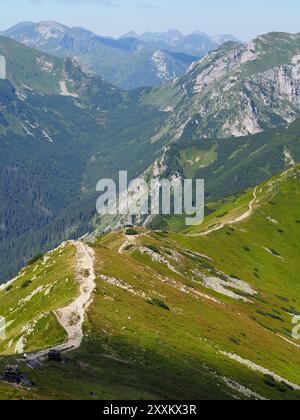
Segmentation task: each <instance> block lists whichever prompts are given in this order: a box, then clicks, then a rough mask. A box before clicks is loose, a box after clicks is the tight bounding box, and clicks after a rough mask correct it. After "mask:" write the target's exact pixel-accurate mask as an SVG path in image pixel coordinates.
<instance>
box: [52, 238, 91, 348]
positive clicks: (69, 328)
mask: <svg viewBox="0 0 300 420" xmlns="http://www.w3.org/2000/svg"><path fill="white" fill-rule="evenodd" d="M73 244H74V246H75V247H76V250H77V268H76V277H77V279H78V281H79V285H80V295H79V297H78V298H77V299H76V300H74V302H72V303H71V304H70V305H69V306H67V307H65V308H62V309H58V310H57V311H56V312H55V315H56V316H57V319H58V322H59V323H60V324H61V326H62V327H63V328H64V329H65V330H66V332H67V334H68V342H67V343H65V344H63V345H62V346H60V347H59V348H60V349H61V350H63V349H67V348H72V349H77V348H78V347H80V345H81V342H82V339H83V331H82V327H83V323H84V319H85V312H86V310H87V308H88V307H89V305H90V303H91V301H92V294H93V292H94V289H95V286H96V284H95V280H96V275H95V271H94V259H95V254H94V251H93V249H92V248H90V247H89V246H88V245H86V244H84V243H83V242H73Z"/></svg>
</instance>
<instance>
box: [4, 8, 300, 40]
mask: <svg viewBox="0 0 300 420" xmlns="http://www.w3.org/2000/svg"><path fill="white" fill-rule="evenodd" d="M241 3H243V4H241ZM299 13H300V3H299V2H298V0H286V1H285V2H282V1H279V0H277V1H274V0H272V1H271V0H264V2H263V3H262V2H261V1H258V0H252V1H251V2H250V1H244V2H241V1H240V0H226V2H225V1H224V0H210V1H207V0H185V1H184V2H183V1H181V0H180V1H179V0H176V1H174V0H149V2H148V3H145V2H144V1H143V0H2V10H1V16H0V30H1V31H4V30H6V29H8V28H10V27H11V26H14V25H16V24H18V23H20V22H24V21H33V22H40V21H56V22H59V23H61V24H64V25H66V26H68V27H83V28H86V29H88V30H91V31H93V32H95V33H97V34H99V35H103V36H109V37H119V36H122V35H124V34H125V33H128V32H131V31H135V32H136V33H138V34H141V33H144V32H148V31H150V32H165V31H168V30H171V29H176V30H178V31H180V32H181V33H182V34H184V35H187V34H190V33H193V32H195V31H200V32H205V33H207V34H208V35H210V36H214V35H219V34H232V35H235V36H236V37H237V38H239V39H241V40H248V39H251V38H255V37H256V36H257V35H261V34H264V33H268V32H273V31H279V32H291V33H296V32H299V31H300V25H299V22H298V16H299Z"/></svg>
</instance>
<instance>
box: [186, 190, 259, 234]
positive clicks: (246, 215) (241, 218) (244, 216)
mask: <svg viewBox="0 0 300 420" xmlns="http://www.w3.org/2000/svg"><path fill="white" fill-rule="evenodd" d="M256 200H257V187H256V188H255V190H254V192H253V199H252V200H251V201H250V203H249V208H248V210H247V211H246V212H245V213H243V214H241V215H240V216H237V217H235V218H234V219H232V220H228V221H226V222H223V223H221V224H220V225H218V226H215V227H214V228H212V229H209V230H207V231H206V232H201V233H197V234H190V235H188V236H194V237H196V236H208V235H210V234H211V233H213V232H217V231H218V230H221V229H223V228H224V227H225V226H230V225H235V224H237V223H240V222H243V221H244V220H246V219H248V218H249V217H250V216H251V214H252V213H253V208H254V204H255V202H256Z"/></svg>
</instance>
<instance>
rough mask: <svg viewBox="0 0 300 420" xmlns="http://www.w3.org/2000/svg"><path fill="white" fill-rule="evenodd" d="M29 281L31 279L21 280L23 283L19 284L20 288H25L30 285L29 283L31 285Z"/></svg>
mask: <svg viewBox="0 0 300 420" xmlns="http://www.w3.org/2000/svg"><path fill="white" fill-rule="evenodd" d="M31 283H32V281H31V280H25V281H24V282H23V284H22V285H21V289H26V288H27V287H28V286H30V285H31Z"/></svg>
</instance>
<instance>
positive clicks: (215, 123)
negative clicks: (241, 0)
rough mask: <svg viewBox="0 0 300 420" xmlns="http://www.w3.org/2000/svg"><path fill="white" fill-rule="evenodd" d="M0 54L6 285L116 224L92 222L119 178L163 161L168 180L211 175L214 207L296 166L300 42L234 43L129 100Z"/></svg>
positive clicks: (78, 72) (18, 47)
mask: <svg viewBox="0 0 300 420" xmlns="http://www.w3.org/2000/svg"><path fill="white" fill-rule="evenodd" d="M274 51H276V54H275V55H274ZM0 54H2V55H4V56H5V57H7V70H8V79H7V80H4V81H0V91H1V96H0V98H1V126H0V132H1V138H2V141H1V144H0V147H1V196H2V197H3V200H2V201H1V209H0V215H1V231H2V235H1V241H0V248H1V254H0V255H1V259H2V260H1V275H0V278H1V279H2V280H7V279H8V278H9V277H11V275H13V274H14V273H15V270H16V269H18V268H20V267H21V266H22V265H24V263H25V262H26V260H27V259H29V258H30V257H32V255H34V254H35V253H38V252H40V251H41V250H46V249H50V248H51V247H53V246H54V245H55V244H57V243H59V242H60V241H61V240H64V239H69V238H76V237H78V236H79V235H80V234H85V233H87V232H91V231H92V230H93V229H95V228H96V227H97V229H100V231H101V229H102V228H108V227H109V226H111V221H104V220H102V219H101V220H99V217H98V216H96V215H95V202H96V193H95V185H96V183H97V181H98V180H99V179H100V178H102V177H105V178H107V177H109V178H113V179H117V176H118V171H119V170H121V169H127V170H128V171H129V177H130V178H133V177H136V176H139V175H140V174H142V173H145V171H149V168H150V172H151V170H152V169H151V168H152V165H153V164H154V162H155V161H158V162H161V158H160V156H164V158H165V159H166V162H165V163H163V164H162V165H161V166H162V168H163V170H162V171H161V172H162V173H165V175H166V176H168V175H169V174H172V171H173V172H174V170H175V169H176V170H177V171H178V173H190V174H192V175H193V176H200V175H201V176H204V177H205V178H206V180H207V188H206V195H207V198H208V199H209V198H210V199H212V200H213V199H215V198H216V199H221V198H222V197H226V196H227V195H228V194H234V193H237V192H240V191H242V190H243V189H245V188H249V187H251V186H254V185H255V184H256V183H258V182H262V181H263V180H264V179H266V178H267V177H271V176H273V175H274V174H276V172H277V171H279V170H283V169H284V168H285V167H287V166H288V165H289V164H290V162H297V161H298V160H299V142H298V138H297V127H298V121H297V117H298V116H299V109H300V107H299V95H298V93H297V92H298V84H299V80H298V70H297V68H298V67H297V66H298V61H297V57H298V56H299V54H300V46H299V36H298V35H290V34H276V33H275V34H269V35H266V36H262V37H260V38H258V39H257V40H254V41H253V42H252V43H251V44H249V45H246V46H244V45H242V44H235V43H227V44H225V45H223V46H220V47H219V48H218V49H217V50H215V51H214V52H212V53H209V54H208V55H207V56H206V57H204V58H203V59H202V60H200V61H199V62H197V63H196V64H195V65H194V66H193V67H192V68H191V69H190V70H189V72H188V73H187V74H186V75H185V76H183V77H182V78H180V79H178V80H176V81H175V82H174V83H170V84H166V85H164V86H162V87H160V88H154V89H150V88H147V89H140V90H135V91H131V92H125V91H122V90H120V89H118V88H116V87H114V86H112V85H110V84H108V83H107V82H105V81H104V80H103V79H102V78H101V77H99V76H98V75H96V74H95V73H91V72H90V71H87V70H86V69H85V68H83V67H82V65H81V64H79V63H78V62H77V61H74V59H66V60H63V59H60V58H56V57H53V56H50V55H48V54H45V53H43V52H39V51H37V50H36V49H31V48H28V47H26V46H24V45H22V44H20V43H17V42H16V41H14V40H10V39H8V38H4V37H2V38H1V39H0ZM249 84H251V86H253V88H251V90H250V89H249V87H248V88H247V86H248V85H249ZM255 86H256V89H255ZM262 95H263V97H262ZM214 98H215V100H214ZM239 99H240V102H238V101H239ZM294 120H295V122H294V124H291V122H292V121H294ZM237 122H238V126H237V125H236V124H237ZM245 135H248V136H246V137H245ZM236 136H240V137H239V138H237V137H236ZM224 137H226V141H225V140H222V139H223V138H224ZM262 145H264V146H262ZM166 146H167V149H166V150H167V152H163V151H164V148H165V147H166ZM67 156H68V158H66V157H67ZM186 156H189V157H191V158H190V159H188V161H191V163H188V162H187V161H186V158H185V157H186ZM266 159H267V160H266ZM266 161H267V162H268V163H267V164H266ZM253 168H255V171H253ZM37 174H39V175H37ZM57 185H59V188H57ZM23 191H24V192H23ZM21 192H22V194H23V201H22V204H21V203H20V202H19V201H18V200H16V199H15V197H17V196H19V195H20V194H21ZM115 222H116V224H117V225H118V220H116V221H115ZM21 238H22V240H21ZM20 243H22V246H20Z"/></svg>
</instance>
